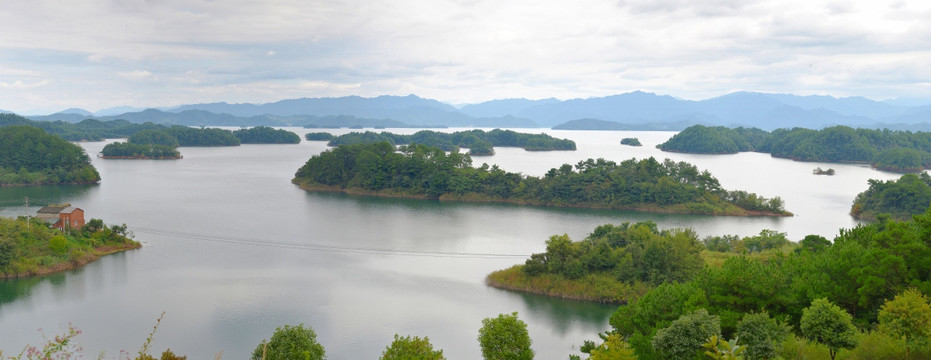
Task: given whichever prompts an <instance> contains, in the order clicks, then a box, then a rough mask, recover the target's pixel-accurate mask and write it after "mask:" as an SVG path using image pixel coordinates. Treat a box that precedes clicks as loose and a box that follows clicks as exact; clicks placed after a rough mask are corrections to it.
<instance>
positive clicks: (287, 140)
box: [233, 126, 301, 144]
mask: <svg viewBox="0 0 931 360" xmlns="http://www.w3.org/2000/svg"><path fill="white" fill-rule="evenodd" d="M233 135H234V136H236V138H238V139H239V142H240V143H243V144H299V143H300V142H301V137H300V136H297V134H295V133H293V132H290V131H288V130H284V129H274V128H271V127H268V126H254V127H251V128H248V129H239V130H235V131H233Z"/></svg>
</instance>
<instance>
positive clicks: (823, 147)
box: [657, 125, 931, 173]
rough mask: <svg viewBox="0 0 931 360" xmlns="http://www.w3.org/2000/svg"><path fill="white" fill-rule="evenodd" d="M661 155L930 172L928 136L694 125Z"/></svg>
mask: <svg viewBox="0 0 931 360" xmlns="http://www.w3.org/2000/svg"><path fill="white" fill-rule="evenodd" d="M657 147H658V148H660V149H661V150H663V151H673V152H684V153H693V154H734V153H737V152H743V151H755V152H762V153H769V154H772V156H774V157H779V158H788V159H793V160H800V161H825V162H854V163H865V164H871V165H872V166H873V167H875V168H877V169H880V170H886V171H893V172H900V173H907V172H919V171H922V170H924V169H929V168H931V133H929V132H910V131H891V130H888V129H884V130H871V129H854V128H851V127H847V126H834V127H829V128H824V129H821V130H811V129H804V128H794V129H777V130H774V131H772V132H767V131H764V130H760V129H756V128H751V129H747V128H742V127H740V128H735V129H731V128H726V127H723V126H716V127H708V126H702V125H695V126H691V127H689V128H686V129H685V130H682V131H681V132H679V133H678V134H676V135H674V136H673V137H672V138H670V139H669V140H668V141H666V142H665V143H663V144H660V145H658V146H657Z"/></svg>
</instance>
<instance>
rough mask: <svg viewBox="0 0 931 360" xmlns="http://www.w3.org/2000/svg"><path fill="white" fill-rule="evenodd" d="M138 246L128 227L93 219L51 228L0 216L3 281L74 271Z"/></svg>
mask: <svg viewBox="0 0 931 360" xmlns="http://www.w3.org/2000/svg"><path fill="white" fill-rule="evenodd" d="M137 247H139V243H137V242H135V241H132V240H131V239H129V238H128V237H127V229H126V225H125V224H124V225H113V226H110V227H107V226H105V225H104V223H103V221H101V220H99V219H91V220H90V221H88V222H87V224H86V225H84V227H83V228H80V229H67V230H66V231H64V232H61V231H58V230H55V229H51V228H49V226H48V225H47V224H46V223H45V222H43V221H42V220H39V219H37V218H29V219H28V220H27V219H26V218H24V217H20V218H18V219H11V218H6V217H0V279H2V278H4V277H15V276H26V275H36V274H47V273H49V272H53V271H60V270H66V269H72V268H74V267H75V266H77V265H79V264H84V263H87V262H89V261H91V260H93V259H96V258H97V257H99V256H101V255H105V254H108V253H110V252H113V251H118V250H126V249H131V248H137Z"/></svg>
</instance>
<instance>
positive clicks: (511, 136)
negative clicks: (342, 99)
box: [328, 129, 575, 156]
mask: <svg viewBox="0 0 931 360" xmlns="http://www.w3.org/2000/svg"><path fill="white" fill-rule="evenodd" d="M382 141H387V142H389V143H391V144H394V145H407V144H422V145H429V146H436V147H439V148H440V149H443V150H444V151H455V150H458V149H459V148H461V147H462V148H468V149H469V154H470V155H479V156H482V155H493V154H494V148H493V147H494V146H502V147H519V148H523V149H524V150H527V151H556V150H575V142H574V141H572V140H569V139H557V138H554V137H552V136H549V135H547V134H543V133H541V134H525V133H519V132H516V131H513V130H501V129H494V130H491V131H484V130H478V129H476V130H468V131H457V132H454V133H443V132H438V131H432V130H421V131H418V132H416V133H414V134H412V135H399V134H393V133H389V132H381V133H376V132H371V131H366V132H364V133H359V132H352V133H348V134H343V135H340V136H337V137H335V138H334V139H332V140H330V142H329V143H328V145H330V146H339V145H350V144H361V143H375V142H382Z"/></svg>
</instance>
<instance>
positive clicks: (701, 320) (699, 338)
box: [653, 309, 721, 360]
mask: <svg viewBox="0 0 931 360" xmlns="http://www.w3.org/2000/svg"><path fill="white" fill-rule="evenodd" d="M720 335H721V323H720V320H718V317H717V316H714V315H711V314H708V310H705V309H698V310H696V311H695V312H692V313H690V314H686V315H682V316H681V317H679V318H678V319H676V321H673V322H672V323H671V324H669V326H668V327H666V328H663V329H659V330H657V331H656V336H654V337H653V348H654V349H656V351H657V352H659V353H660V354H662V355H663V356H664V358H666V359H677V360H688V359H692V358H694V357H695V356H696V355H697V354H699V353H701V352H702V349H703V348H704V344H705V343H706V342H707V341H708V339H709V338H711V337H712V336H719V337H720Z"/></svg>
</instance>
